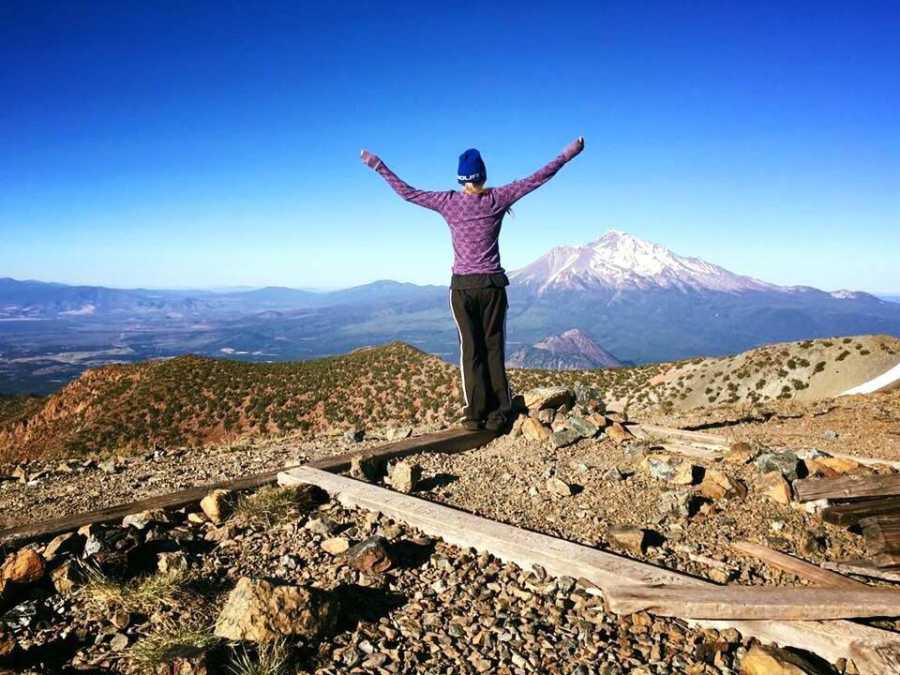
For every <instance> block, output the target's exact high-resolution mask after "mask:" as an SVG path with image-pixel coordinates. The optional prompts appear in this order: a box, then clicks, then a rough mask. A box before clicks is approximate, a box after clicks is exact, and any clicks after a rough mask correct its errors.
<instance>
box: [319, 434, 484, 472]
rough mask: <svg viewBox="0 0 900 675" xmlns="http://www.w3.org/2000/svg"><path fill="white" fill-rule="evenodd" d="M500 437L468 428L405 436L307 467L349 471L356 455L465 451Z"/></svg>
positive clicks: (384, 456)
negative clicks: (398, 439) (410, 436)
mask: <svg viewBox="0 0 900 675" xmlns="http://www.w3.org/2000/svg"><path fill="white" fill-rule="evenodd" d="M495 438H497V434H495V433H494V432H492V431H467V430H466V429H448V430H447V431H439V432H437V433H433V434H425V435H423V436H414V437H412V438H405V439H403V440H402V441H395V442H393V443H388V444H386V445H379V446H378V447H376V448H371V449H369V450H361V451H356V452H345V453H343V454H341V455H334V456H333V457H324V458H322V459H317V460H315V461H312V462H309V463H308V464H307V465H306V466H310V467H312V468H314V469H322V470H324V471H346V470H347V469H349V468H350V462H351V461H352V460H353V459H354V458H355V457H359V458H360V459H375V458H377V459H382V460H385V461H387V460H391V459H396V458H398V457H406V456H407V455H412V454H418V453H422V452H464V451H466V450H474V449H475V448H480V447H481V446H483V445H487V444H488V443H490V442H491V441H492V440H494V439H495Z"/></svg>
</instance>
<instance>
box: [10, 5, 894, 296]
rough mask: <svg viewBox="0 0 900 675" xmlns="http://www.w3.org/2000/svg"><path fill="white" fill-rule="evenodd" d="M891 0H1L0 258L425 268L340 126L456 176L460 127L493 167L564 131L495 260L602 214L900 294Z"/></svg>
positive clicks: (163, 268)
mask: <svg viewBox="0 0 900 675" xmlns="http://www.w3.org/2000/svg"><path fill="white" fill-rule="evenodd" d="M761 4H766V5H768V7H767V8H762V7H759V6H758V5H761ZM329 5H334V7H330V6H329ZM739 5H741V6H739ZM898 7H900V5H898V4H897V3H896V2H860V3H853V2H840V3H837V2H822V1H819V2H791V3H786V2H774V1H773V2H768V3H755V2H749V3H732V2H718V1H717V2H708V3H702V2H662V1H660V2H630V1H629V2H625V1H623V2H616V3H585V4H584V6H583V7H581V8H579V7H578V6H577V5H576V4H574V3H544V2H541V3H534V4H529V3H523V2H509V3H505V2H482V3H466V2H453V3H440V6H439V7H436V3H422V2H416V3H404V2H384V3H356V2H350V1H348V2H337V3H329V2H325V3H309V2H302V1H301V2H297V1H292V2H284V3H264V2H249V1H243V0H231V1H230V2H229V1H227V0H218V1H216V2H209V3H203V2H174V1H171V2H169V1H165V0H160V1H154V2H138V1H137V0H134V1H127V0H116V1H115V2H104V1H98V0H90V1H89V0H83V1H82V2H77V1H75V0H72V1H69V2H56V1H53V2H44V1H41V0H6V1H5V2H2V3H0V92H3V101H2V105H0V276H13V277H17V278H37V279H43V280H54V281H64V282H79V283H98V284H105V285H112V286H123V287H133V286H157V287H186V286H192V287H198V286H229V285H263V284H277V285H290V286H302V287H335V286H345V285H350V284H356V283H362V282H366V281H370V280H374V279H379V278H393V279H398V280H405V281H415V282H433V283H445V282H446V280H447V277H448V274H449V272H448V270H449V266H450V262H451V253H450V246H449V236H448V233H447V230H446V227H445V225H444V224H443V221H441V220H440V218H439V217H438V216H437V215H435V214H433V213H432V212H429V211H426V210H423V209H418V208H416V207H413V206H411V205H408V204H405V203H404V202H402V201H400V200H399V199H397V198H396V197H395V196H394V194H393V193H392V192H391V191H390V190H389V189H388V188H387V186H386V185H385V184H383V182H382V181H381V180H380V179H379V178H378V177H377V176H376V175H374V174H373V173H371V172H370V171H368V170H367V169H366V168H365V167H364V166H363V165H362V164H361V163H360V162H359V160H358V152H359V149H360V148H361V147H368V148H369V149H371V150H372V151H373V152H376V153H378V154H379V155H381V157H382V158H383V159H384V160H385V161H386V162H387V163H388V164H389V165H390V166H391V167H392V168H394V169H395V170H396V171H397V172H398V173H399V174H400V175H401V176H402V177H403V178H405V179H406V180H407V181H409V182H410V183H412V184H413V185H416V186H419V187H423V188H431V189H447V188H452V187H454V175H455V171H456V157H457V155H458V154H459V153H460V152H461V151H462V150H463V149H465V148H467V147H470V146H476V147H478V148H480V149H481V150H482V153H483V155H484V157H485V159H486V162H487V164H488V171H489V175H490V179H491V182H493V183H500V182H506V181H508V180H511V179H514V178H517V177H520V176H522V175H524V174H526V173H530V172H531V171H533V170H535V169H537V168H538V167H539V166H540V165H541V164H543V163H544V162H546V161H547V160H549V159H551V158H552V157H553V156H554V155H555V154H556V153H557V152H558V151H559V150H560V149H561V148H562V147H563V146H564V145H565V144H566V143H567V142H568V141H570V140H571V139H572V138H574V137H576V136H578V135H579V134H583V135H584V136H585V138H586V139H587V148H586V150H585V152H584V154H583V155H581V156H580V157H579V158H577V159H576V160H575V161H574V162H573V163H572V164H571V165H569V166H568V167H566V168H564V169H563V171H562V172H561V173H560V174H559V175H558V176H557V177H556V178H555V179H554V181H553V182H551V183H550V184H549V185H547V186H545V187H544V188H542V189H541V190H539V191H538V192H536V193H534V194H532V195H530V196H528V197H526V198H525V199H524V200H523V201H521V202H520V203H519V204H518V205H517V207H516V209H515V218H514V219H512V220H509V219H508V220H507V222H506V223H505V225H504V232H503V236H502V239H501V248H502V252H503V261H504V264H505V266H506V267H507V269H512V268H515V267H519V266H522V265H524V264H526V263H528V262H529V261H531V260H532V259H533V258H535V257H537V256H539V255H540V254H542V253H543V252H544V251H545V250H546V249H548V248H549V247H551V246H554V245H557V244H562V243H581V242H586V241H590V240H593V239H595V238H597V237H598V236H599V235H600V234H601V233H602V232H603V231H605V230H606V229H608V228H611V227H614V228H618V229H623V230H626V231H629V232H631V233H633V234H635V235H637V236H640V237H644V238H647V239H651V240H654V241H657V242H660V243H662V244H665V245H667V246H669V247H670V248H672V249H673V250H675V251H676V252H679V253H683V254H690V255H697V256H701V257H703V258H706V259H708V260H710V261H712V262H716V263H719V264H722V265H724V266H726V267H728V268H730V269H733V270H734V271H737V272H741V273H746V274H752V275H755V276H758V277H762V278H764V279H766V280H769V281H774V282H778V283H790V284H801V283H802V284H810V285H816V286H819V287H823V288H826V289H835V288H842V287H849V288H860V289H865V290H872V291H894V292H897V291H900V263H898V260H900V112H898V110H900V40H898V38H897V26H898V24H900V9H898Z"/></svg>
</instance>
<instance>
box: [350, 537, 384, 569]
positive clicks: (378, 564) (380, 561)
mask: <svg viewBox="0 0 900 675" xmlns="http://www.w3.org/2000/svg"><path fill="white" fill-rule="evenodd" d="M345 557H346V558H347V560H348V562H349V563H350V565H351V567H353V568H354V569H356V570H359V571H360V572H363V573H364V574H381V573H382V572H386V571H387V570H389V569H390V568H391V567H393V565H394V559H393V556H392V554H391V549H390V544H388V542H387V540H386V539H385V538H384V537H378V536H375V537H369V538H368V539H365V540H364V541H361V542H359V543H358V544H356V545H355V546H353V547H351V548H350V549H349V550H348V551H347V553H346V556H345Z"/></svg>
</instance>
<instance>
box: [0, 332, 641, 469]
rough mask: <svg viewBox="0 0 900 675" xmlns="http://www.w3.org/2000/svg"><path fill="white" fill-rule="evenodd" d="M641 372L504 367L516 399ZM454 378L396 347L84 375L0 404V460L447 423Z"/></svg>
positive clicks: (185, 362)
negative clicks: (39, 394)
mask: <svg viewBox="0 0 900 675" xmlns="http://www.w3.org/2000/svg"><path fill="white" fill-rule="evenodd" d="M655 372H656V369H655V367H652V368H649V369H647V368H633V369H620V370H616V371H606V370H595V371H568V372H558V371H543V370H528V371H512V372H511V375H510V379H511V383H512V387H513V389H514V390H516V391H522V390H524V389H526V388H530V387H533V386H539V385H547V384H570V383H572V382H579V381H580V382H583V383H584V384H586V385H588V386H592V387H597V388H600V389H601V391H616V392H618V393H619V394H620V395H621V394H623V393H625V392H627V391H629V390H631V389H632V388H639V387H640V386H641V385H643V384H644V383H646V381H647V379H648V378H649V377H650V376H652V374H653V373H655ZM460 406H461V402H460V393H459V374H458V370H457V369H456V368H455V367H454V366H452V365H450V364H447V363H446V362H444V361H442V360H441V359H439V358H437V357H434V356H431V355H428V354H425V353H423V352H421V351H419V350H417V349H415V348H413V347H410V346H409V345H406V344H404V343H400V342H397V343H392V344H389V345H385V346H381V347H374V348H367V349H361V350H357V351H355V352H353V353H351V354H347V355H344V356H338V357H332V358H327V359H319V360H315V361H306V362H292V363H273V364H251V363H243V362H240V361H230V360H225V359H210V358H203V357H197V356H182V357H179V358H176V359H171V360H166V361H151V362H146V363H140V364H128V365H113V366H106V367H103V368H98V369H96V370H89V371H87V372H85V373H84V374H83V375H82V376H81V377H80V378H79V379H78V380H76V381H74V382H72V383H70V384H69V385H68V386H66V387H65V388H63V389H62V390H60V391H59V392H57V393H56V394H53V395H51V396H49V397H46V398H44V399H37V398H30V399H23V398H16V399H2V400H0V461H14V460H21V459H27V458H36V457H42V456H63V455H79V454H84V453H103V452H120V453H121V452H128V451H140V450H144V449H147V448H151V447H154V446H156V445H161V446H165V447H172V446H184V445H186V446H202V445H208V444H213V443H221V442H223V441H230V440H234V439H236V438H239V437H246V436H249V435H252V436H271V435H283V434H288V433H295V432H298V431H299V432H306V431H308V432H310V433H321V432H325V431H331V430H335V429H348V428H350V427H354V426H360V427H363V428H369V429H371V428H379V427H386V426H394V425H418V426H422V425H432V424H433V425H439V426H442V425H447V424H450V423H452V422H454V421H455V420H456V419H458V417H459V414H460Z"/></svg>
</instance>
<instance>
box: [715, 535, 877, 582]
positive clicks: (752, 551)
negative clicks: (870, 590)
mask: <svg viewBox="0 0 900 675" xmlns="http://www.w3.org/2000/svg"><path fill="white" fill-rule="evenodd" d="M731 546H732V548H733V549H734V550H735V551H739V552H740V553H743V554H745V555H749V556H752V557H754V558H757V559H759V560H762V561H763V562H765V563H767V564H768V565H770V566H772V567H776V568H778V569H780V570H784V571H785V572H790V573H791V574H796V575H797V576H798V577H800V578H802V579H806V580H807V581H811V582H812V583H814V584H815V585H817V586H823V587H825V588H867V585H866V584H864V583H863V582H861V581H857V580H856V579H850V578H848V577H845V576H843V575H842V574H837V573H835V572H831V571H828V570H825V569H822V568H821V567H819V566H818V565H813V564H812V563H808V562H806V561H805V560H801V559H800V558H795V557H794V556H792V555H787V554H786V553H782V552H781V551H776V550H775V549H772V548H769V547H768V546H763V545H762V544H754V543H753V542H750V541H738V542H735V543H733V544H732V545H731Z"/></svg>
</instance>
